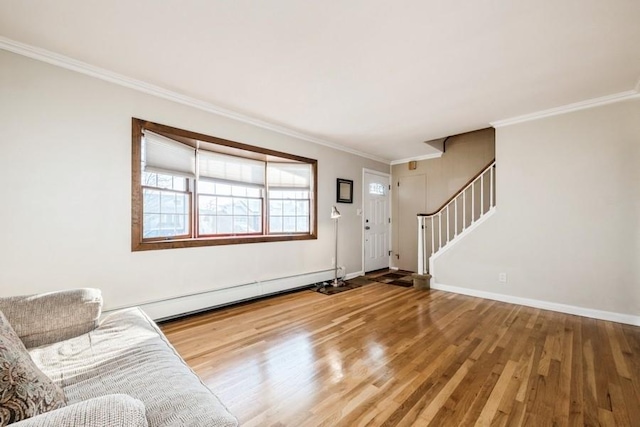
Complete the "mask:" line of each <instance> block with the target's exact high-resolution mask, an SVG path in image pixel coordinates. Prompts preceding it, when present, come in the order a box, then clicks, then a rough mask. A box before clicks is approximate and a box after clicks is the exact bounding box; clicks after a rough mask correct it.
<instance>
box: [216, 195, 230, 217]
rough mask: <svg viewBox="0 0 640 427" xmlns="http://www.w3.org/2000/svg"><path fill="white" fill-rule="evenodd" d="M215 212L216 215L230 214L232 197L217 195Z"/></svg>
mask: <svg viewBox="0 0 640 427" xmlns="http://www.w3.org/2000/svg"><path fill="white" fill-rule="evenodd" d="M216 212H217V213H218V215H231V214H232V213H233V199H232V198H231V197H218V203H217V204H216Z"/></svg>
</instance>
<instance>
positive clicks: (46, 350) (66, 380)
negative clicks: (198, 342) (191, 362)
mask: <svg viewBox="0 0 640 427" xmlns="http://www.w3.org/2000/svg"><path fill="white" fill-rule="evenodd" d="M30 353H31V356H32V358H33V360H34V361H35V362H36V364H38V366H40V368H41V369H42V370H43V371H44V372H45V373H46V374H47V375H49V376H50V377H51V378H52V379H53V380H54V381H56V383H57V384H59V385H61V386H62V388H63V389H64V392H65V394H66V396H67V399H68V400H69V404H73V403H76V402H80V401H82V400H86V399H91V398H94V397H98V396H104V395H107V394H112V393H124V394H128V395H130V396H132V397H133V398H135V399H139V400H140V401H142V402H143V403H144V406H145V411H146V416H147V420H148V421H149V426H152V427H161V426H177V425H181V426H206V427H226V426H230V427H231V426H237V425H238V422H237V420H236V419H235V417H233V416H232V415H231V414H230V413H229V412H228V411H227V410H226V408H225V407H224V406H223V405H222V404H221V403H220V401H219V400H218V399H217V397H216V396H215V395H214V394H213V393H212V392H211V391H210V390H209V389H208V388H207V387H206V386H205V385H204V384H203V383H202V382H201V381H200V379H199V378H198V377H197V376H196V375H195V374H194V373H193V371H191V369H190V368H189V367H188V366H187V365H186V364H185V362H184V361H183V360H182V358H181V357H180V356H179V355H178V354H177V352H176V351H175V349H174V348H173V347H172V346H171V344H169V342H168V341H167V340H166V338H165V336H164V335H163V334H162V332H161V331H160V329H159V328H158V327H157V326H156V324H155V323H154V322H153V321H152V320H151V319H149V317H148V316H147V315H146V314H144V312H143V311H142V310H140V309H139V308H132V309H127V310H121V311H117V312H114V313H112V314H109V315H107V316H106V317H105V318H104V319H103V320H102V322H101V323H100V325H99V326H98V327H97V328H96V329H95V330H93V331H91V332H89V333H88V334H84V335H81V336H79V337H75V338H71V339H69V340H66V341H62V342H58V343H54V344H50V345H47V346H41V347H37V348H34V349H31V350H30Z"/></svg>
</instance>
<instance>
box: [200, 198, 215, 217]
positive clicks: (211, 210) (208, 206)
mask: <svg viewBox="0 0 640 427" xmlns="http://www.w3.org/2000/svg"><path fill="white" fill-rule="evenodd" d="M198 201H199V202H198V209H199V211H200V214H201V215H202V214H211V215H213V214H215V213H216V198H215V197H213V196H200V197H198Z"/></svg>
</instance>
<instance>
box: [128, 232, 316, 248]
mask: <svg viewBox="0 0 640 427" xmlns="http://www.w3.org/2000/svg"><path fill="white" fill-rule="evenodd" d="M317 238H318V236H317V235H316V234H278V235H270V236H233V237H217V238H201V239H176V240H154V241H150V242H140V241H135V240H134V241H133V243H132V245H131V251H132V252H137V251H154V250H159V249H177V248H197V247H203V246H222V245H238V244H245V243H264V242H288V241H295V240H315V239H317Z"/></svg>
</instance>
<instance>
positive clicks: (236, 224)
mask: <svg viewBox="0 0 640 427" xmlns="http://www.w3.org/2000/svg"><path fill="white" fill-rule="evenodd" d="M248 222H249V221H248V220H247V217H246V216H234V217H233V232H234V233H247V231H248V230H249V226H248Z"/></svg>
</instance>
